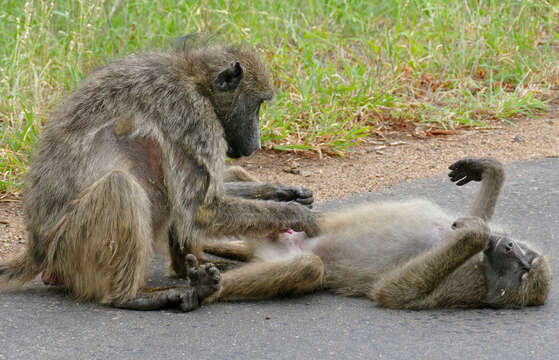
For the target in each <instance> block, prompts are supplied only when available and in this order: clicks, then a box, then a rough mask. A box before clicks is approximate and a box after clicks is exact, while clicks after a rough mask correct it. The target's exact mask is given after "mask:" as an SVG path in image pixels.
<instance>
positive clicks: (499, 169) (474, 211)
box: [448, 158, 505, 221]
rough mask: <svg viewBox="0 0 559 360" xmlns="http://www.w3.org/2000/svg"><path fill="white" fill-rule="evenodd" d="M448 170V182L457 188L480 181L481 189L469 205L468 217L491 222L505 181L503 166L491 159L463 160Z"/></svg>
mask: <svg viewBox="0 0 559 360" xmlns="http://www.w3.org/2000/svg"><path fill="white" fill-rule="evenodd" d="M449 169H450V170H451V172H450V173H449V174H448V176H449V177H450V180H451V181H454V182H456V185H458V186H462V185H465V184H467V183H469V182H470V181H481V189H480V190H479V192H478V194H477V196H476V198H475V200H474V202H473V203H472V205H471V208H470V215H471V216H478V217H480V218H482V219H483V220H485V221H489V220H491V217H492V216H493V213H494V212H495V204H496V203H497V198H498V197H499V192H500V191H501V187H502V186H503V181H504V179H505V170H504V168H503V164H501V162H499V161H498V160H496V159H493V158H464V159H461V160H458V161H457V162H455V163H454V164H452V165H450V167H449Z"/></svg>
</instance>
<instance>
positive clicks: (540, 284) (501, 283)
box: [483, 236, 550, 306]
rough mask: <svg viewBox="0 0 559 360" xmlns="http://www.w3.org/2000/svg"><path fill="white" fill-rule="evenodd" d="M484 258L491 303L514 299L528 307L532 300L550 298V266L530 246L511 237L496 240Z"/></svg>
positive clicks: (519, 304) (496, 238)
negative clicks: (534, 298)
mask: <svg viewBox="0 0 559 360" xmlns="http://www.w3.org/2000/svg"><path fill="white" fill-rule="evenodd" d="M483 255H484V261H483V266H484V273H485V277H486V281H487V301H488V303H490V304H499V303H501V302H502V300H503V299H505V298H509V300H508V301H510V298H511V297H513V298H515V299H518V300H517V301H518V303H517V305H518V306H524V305H527V302H530V301H531V300H532V299H530V297H538V298H539V297H541V296H542V295H544V297H545V296H547V291H548V287H549V283H548V280H549V275H548V274H549V273H550V270H549V268H548V267H549V264H548V263H547V261H545V259H544V258H543V256H541V255H540V254H539V253H537V252H536V251H534V250H532V249H530V248H529V247H528V245H526V244H524V243H522V242H519V241H516V240H513V239H511V238H509V237H507V236H492V237H491V240H490V242H489V246H488V248H487V249H486V250H485V251H484V253H483ZM534 288H537V289H536V290H534ZM535 292H536V293H535ZM542 293H543V294H542ZM513 303H514V301H513Z"/></svg>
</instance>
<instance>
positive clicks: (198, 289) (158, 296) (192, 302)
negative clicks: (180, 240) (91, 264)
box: [112, 254, 221, 312]
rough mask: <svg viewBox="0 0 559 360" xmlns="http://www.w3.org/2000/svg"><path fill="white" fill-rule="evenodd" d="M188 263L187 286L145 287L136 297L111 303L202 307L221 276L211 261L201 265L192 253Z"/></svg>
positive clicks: (130, 306)
mask: <svg viewBox="0 0 559 360" xmlns="http://www.w3.org/2000/svg"><path fill="white" fill-rule="evenodd" d="M186 264H187V271H186V274H187V275H186V279H187V280H188V283H189V284H188V285H187V286H185V287H172V288H152V289H145V290H143V291H142V292H141V293H140V294H138V296H137V297H136V298H134V299H131V300H128V301H115V302H113V303H112V305H113V306H115V307H118V308H124V309H133V310H159V309H164V308H168V307H176V306H178V307H179V308H180V309H181V310H182V311H184V312H188V311H192V310H195V309H197V308H199V307H200V304H202V301H203V300H204V299H205V298H207V297H208V296H210V295H212V294H214V293H216V292H217V291H218V290H220V289H221V285H220V281H221V275H220V273H219V270H218V269H217V268H216V267H215V266H214V265H212V264H205V265H202V266H199V265H198V261H197V260H196V257H195V256H194V255H192V254H189V255H187V256H186Z"/></svg>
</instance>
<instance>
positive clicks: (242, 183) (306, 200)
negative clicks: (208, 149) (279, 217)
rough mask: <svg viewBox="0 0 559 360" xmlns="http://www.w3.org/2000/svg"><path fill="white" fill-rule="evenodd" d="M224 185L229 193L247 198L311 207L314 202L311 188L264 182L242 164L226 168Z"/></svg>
mask: <svg viewBox="0 0 559 360" xmlns="http://www.w3.org/2000/svg"><path fill="white" fill-rule="evenodd" d="M224 187H225V193H226V194H227V195H229V196H237V197H242V198H245V199H255V200H273V201H295V202H298V203H299V204H301V205H305V206H309V207H310V206H311V205H312V203H313V202H314V196H313V193H312V191H311V190H309V189H306V188H300V187H296V186H282V185H276V184H268V183H262V182H259V181H258V180H257V179H256V178H255V177H253V176H252V175H251V174H250V173H248V172H247V171H246V170H244V169H243V168H242V167H240V166H229V167H228V168H227V169H226V170H225V174H224Z"/></svg>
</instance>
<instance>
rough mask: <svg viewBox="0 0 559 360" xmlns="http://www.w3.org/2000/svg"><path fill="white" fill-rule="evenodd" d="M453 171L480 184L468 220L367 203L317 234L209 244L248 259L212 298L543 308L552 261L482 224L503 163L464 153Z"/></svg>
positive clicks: (410, 205)
mask: <svg viewBox="0 0 559 360" xmlns="http://www.w3.org/2000/svg"><path fill="white" fill-rule="evenodd" d="M451 170H452V171H451V173H450V174H449V175H450V177H451V180H452V181H455V182H457V184H458V185H463V184H466V183H467V182H469V181H472V180H473V181H482V185H481V189H480V191H479V193H478V195H477V196H476V199H475V200H474V202H473V205H472V208H471V210H470V214H469V216H466V217H462V218H459V219H458V220H456V221H454V218H453V217H451V216H450V215H448V214H447V213H446V212H445V211H443V210H442V209H441V208H440V207H438V206H437V205H435V204H433V203H431V202H429V201H427V200H410V201H405V202H381V203H369V204H365V205H361V206H358V207H355V208H350V209H344V210H342V211H340V212H334V213H328V214H324V215H323V217H322V220H321V222H320V232H321V235H319V236H317V237H310V238H306V237H305V236H304V234H301V233H294V234H289V233H280V234H277V235H276V236H272V237H268V243H267V244H265V245H263V244H262V243H261V242H254V241H253V240H252V239H247V240H246V242H245V246H244V248H243V247H241V245H240V243H239V242H229V243H224V244H223V245H222V246H220V245H219V244H209V245H208V246H206V247H205V248H206V251H207V252H209V253H212V254H216V255H222V256H231V254H236V255H237V256H236V258H239V259H243V258H245V259H248V260H249V263H248V264H247V265H244V266H240V267H239V268H236V269H234V270H231V271H229V272H225V273H224V274H223V278H222V290H221V292H220V293H216V294H215V295H213V296H212V297H210V298H208V299H207V301H217V300H238V299H246V298H249V299H258V298H264V297H270V296H275V295H281V294H299V293H302V292H309V291H313V290H317V289H327V290H330V291H334V292H336V293H338V294H341V295H346V296H366V297H369V298H370V299H372V300H375V301H376V302H377V303H379V304H380V305H382V306H386V307H390V308H396V309H426V308H435V307H484V306H492V307H521V306H528V305H541V304H543V303H544V302H545V300H546V298H547V295H548V293H549V287H550V285H551V271H550V266H549V263H548V261H547V258H546V257H545V256H543V255H540V254H539V253H538V252H536V251H535V250H533V249H531V248H530V246H528V245H527V244H526V243H521V242H518V241H514V240H512V239H510V238H508V237H506V236H504V235H502V234H498V233H492V232H491V231H490V229H489V227H488V225H487V224H486V222H485V220H487V221H488V220H490V218H491V216H492V215H493V211H494V208H495V203H496V201H497V198H498V196H499V191H500V189H501V186H502V183H503V180H504V171H503V167H502V164H501V163H500V162H498V161H497V160H495V159H488V158H466V159H462V160H459V161H457V162H456V163H454V164H453V165H452V166H451ZM301 235H303V236H301Z"/></svg>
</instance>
